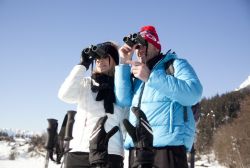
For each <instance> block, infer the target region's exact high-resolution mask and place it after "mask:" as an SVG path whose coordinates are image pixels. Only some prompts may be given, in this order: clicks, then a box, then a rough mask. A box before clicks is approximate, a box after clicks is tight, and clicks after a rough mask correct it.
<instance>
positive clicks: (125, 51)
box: [118, 44, 135, 64]
mask: <svg viewBox="0 0 250 168" xmlns="http://www.w3.org/2000/svg"><path fill="white" fill-rule="evenodd" d="M134 51H135V47H133V48H131V47H130V46H129V45H127V44H124V45H123V46H122V47H121V48H120V49H119V50H118V52H119V55H120V57H121V63H122V64H127V61H128V60H132V56H133V54H134Z"/></svg>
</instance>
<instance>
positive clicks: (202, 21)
mask: <svg viewBox="0 0 250 168" xmlns="http://www.w3.org/2000/svg"><path fill="white" fill-rule="evenodd" d="M144 25H154V26H155V27H156V29H157V32H158V35H159V38H160V42H161V45H162V50H163V52H166V51H167V50H168V49H172V50H173V51H175V52H176V53H177V54H178V56H179V57H181V58H185V59H187V60H188V61H189V62H190V63H191V64H192V65H193V67H194V69H195V70H196V72H197V74H198V76H199V78H200V80H201V82H202V84H203V87H204V94H203V97H211V96H214V95H215V94H217V93H218V94H222V93H225V92H229V91H232V90H234V89H235V88H237V87H238V86H239V85H240V84H241V83H242V82H243V81H244V80H245V79H246V78H247V77H248V76H249V75H250V68H249V67H250V66H249V63H250V2H249V1H248V0H203V1H201V0H189V1H184V0H183V1H181V0H177V1H170V0H159V1H157V0H156V1H134V0H126V1H117V0H106V1H96V0H91V1H87V0H74V1H59V0H54V1H49V0H44V1H34V0H23V1H14V0H0V58H1V60H0V79H1V85H0V114H1V117H0V128H20V129H28V130H33V131H41V130H45V129H46V127H47V121H46V119H47V118H56V119H58V120H59V124H61V123H62V120H63V116H64V114H65V113H66V111H67V110H71V109H73V110H74V109H75V105H69V104H66V103H64V102H62V101H60V100H59V99H58V98H57V92H58V89H59V87H60V85H61V83H62V82H63V81H64V79H65V77H66V76H67V75H68V73H69V72H70V70H71V69H72V67H73V66H74V65H75V64H77V63H78V62H79V58H80V53H81V50H82V49H83V48H85V47H87V46H89V45H90V44H96V43H99V42H104V41H108V40H113V41H116V42H117V43H118V44H120V45H122V44H123V43H122V38H123V37H124V36H125V35H127V34H129V33H134V32H137V31H139V28H140V27H141V26H144Z"/></svg>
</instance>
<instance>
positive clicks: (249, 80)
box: [235, 75, 250, 91]
mask: <svg viewBox="0 0 250 168" xmlns="http://www.w3.org/2000/svg"><path fill="white" fill-rule="evenodd" d="M247 87H250V75H249V76H248V78H247V79H246V80H245V81H244V82H243V83H242V84H240V86H239V88H237V89H235V90H236V91H238V90H241V89H243V88H247Z"/></svg>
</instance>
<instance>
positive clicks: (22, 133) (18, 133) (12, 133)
mask: <svg viewBox="0 0 250 168" xmlns="http://www.w3.org/2000/svg"><path fill="white" fill-rule="evenodd" d="M0 135H8V136H9V137H23V138H31V137H32V136H34V135H40V136H41V135H42V133H40V132H33V131H28V130H21V129H12V128H0Z"/></svg>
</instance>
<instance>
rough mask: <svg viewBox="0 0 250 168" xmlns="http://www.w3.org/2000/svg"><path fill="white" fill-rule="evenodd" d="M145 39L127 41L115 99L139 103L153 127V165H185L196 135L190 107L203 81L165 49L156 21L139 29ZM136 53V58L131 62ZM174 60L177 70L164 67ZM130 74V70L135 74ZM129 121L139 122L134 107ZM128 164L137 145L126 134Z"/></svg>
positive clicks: (181, 167) (127, 103) (169, 167)
mask: <svg viewBox="0 0 250 168" xmlns="http://www.w3.org/2000/svg"><path fill="white" fill-rule="evenodd" d="M138 34H139V35H140V36H141V37H142V38H143V39H145V41H146V44H145V45H141V44H140V43H136V42H135V44H133V45H128V44H126V43H125V44H124V45H123V46H122V47H121V48H120V49H119V54H120V57H121V64H120V65H119V66H116V69H115V91H116V101H117V103H118V104H119V105H120V106H131V107H133V106H134V107H139V108H140V109H141V110H142V111H143V112H144V113H145V115H146V117H147V119H148V122H149V124H150V126H151V127H152V130H153V137H154V138H153V151H154V155H155V156H154V163H153V164H154V165H155V167H159V168H187V167H188V164H187V157H186V151H190V150H191V147H192V144H193V141H194V136H195V121H194V117H193V113H192V110H191V106H192V105H194V104H196V103H197V102H198V101H199V100H200V99H201V96H202V85H201V83H200V81H199V79H198V77H197V75H196V73H195V71H194V69H193V68H192V66H191V65H190V64H189V63H188V62H187V61H186V60H185V59H180V58H177V56H176V54H175V53H172V52H168V53H167V54H165V55H163V54H161V45H160V42H159V38H158V35H157V32H156V30H155V28H154V27H153V26H144V27H142V28H141V30H140V32H139V33H138ZM134 51H135V52H136V55H137V59H138V61H132V55H133V53H134ZM169 60H173V68H174V74H173V75H170V74H168V73H167V72H166V63H167V62H168V61H169ZM131 73H132V75H131ZM129 121H130V123H131V124H132V125H134V126H135V125H136V116H135V115H134V114H133V113H132V112H130V115H129ZM125 148H126V149H128V150H129V154H130V157H129V165H130V167H131V165H132V164H133V163H132V162H133V160H134V158H133V157H136V156H135V155H134V153H135V150H137V149H136V148H135V146H134V143H133V140H132V138H131V137H130V136H129V135H127V136H126V139H125Z"/></svg>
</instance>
